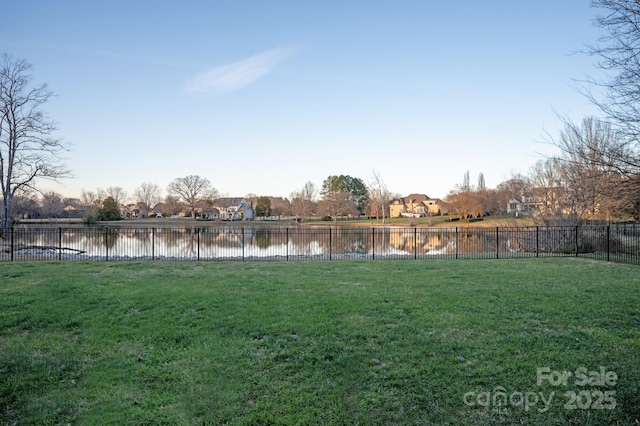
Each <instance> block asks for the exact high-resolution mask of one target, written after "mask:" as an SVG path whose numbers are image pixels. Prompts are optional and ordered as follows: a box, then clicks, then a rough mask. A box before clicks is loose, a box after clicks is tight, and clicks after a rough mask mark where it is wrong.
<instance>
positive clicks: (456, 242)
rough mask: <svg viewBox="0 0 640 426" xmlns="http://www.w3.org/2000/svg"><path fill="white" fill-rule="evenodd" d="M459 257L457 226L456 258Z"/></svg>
mask: <svg viewBox="0 0 640 426" xmlns="http://www.w3.org/2000/svg"><path fill="white" fill-rule="evenodd" d="M457 258H458V227H457V226H456V259H457Z"/></svg>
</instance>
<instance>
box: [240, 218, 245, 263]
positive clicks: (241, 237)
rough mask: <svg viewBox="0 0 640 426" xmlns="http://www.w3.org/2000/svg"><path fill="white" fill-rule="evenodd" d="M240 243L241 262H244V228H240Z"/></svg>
mask: <svg viewBox="0 0 640 426" xmlns="http://www.w3.org/2000/svg"><path fill="white" fill-rule="evenodd" d="M240 232H241V234H240V243H241V244H242V261H243V262H244V226H242V227H240Z"/></svg>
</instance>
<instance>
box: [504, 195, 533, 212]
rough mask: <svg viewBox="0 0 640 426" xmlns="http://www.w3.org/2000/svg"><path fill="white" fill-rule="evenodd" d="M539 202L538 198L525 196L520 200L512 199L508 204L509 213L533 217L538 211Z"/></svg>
mask: <svg viewBox="0 0 640 426" xmlns="http://www.w3.org/2000/svg"><path fill="white" fill-rule="evenodd" d="M538 205H539V201H538V200H537V199H536V197H530V196H527V195H523V196H521V197H519V198H512V199H510V200H509V202H508V203H507V213H509V214H515V215H522V214H524V215H533V214H534V213H535V212H537V211H538Z"/></svg>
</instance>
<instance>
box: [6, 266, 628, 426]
mask: <svg viewBox="0 0 640 426" xmlns="http://www.w3.org/2000/svg"><path fill="white" fill-rule="evenodd" d="M638 365H640V273H639V270H638V268H637V267H632V266H628V265H620V264H609V263H602V262H595V261H589V260H584V259H573V258H570V259H530V260H508V261H489V260H484V261H472V260H465V261H425V262H414V261H380V262H308V263H307V262H297V263H248V264H245V263H186V262H185V263H152V262H149V263H126V264H124V263H39V264H29V263H11V264H6V263H5V264H2V265H0V377H1V380H0V424H14V423H18V424H67V423H70V424H90V425H96V424H114V425H115V424H117V425H123V424H172V425H175V424H233V425H236V424H237V425H257V424H327V425H339V424H363V425H365V424H366V425H375V424H380V425H382V424H385V425H388V424H477V425H490V424H548V425H552V424H558V425H559V424H581V425H582V424H594V425H595V424H636V422H638V421H639V420H640V396H639V395H640V371H639V369H638ZM545 367H547V368H548V369H549V371H548V372H546V373H544V375H545V376H544V377H549V378H550V379H551V380H549V379H547V378H543V380H542V381H541V382H540V383H538V381H537V378H538V377H537V371H538V368H545ZM581 367H584V368H585V370H579V369H580V368H581ZM576 370H578V371H577V374H576ZM541 371H543V372H545V371H547V370H541ZM563 371H568V372H571V374H572V376H564V377H567V380H566V384H564V383H563V382H562V381H561V380H560V383H558V382H557V381H555V380H556V379H558V380H559V379H560V378H561V377H562V376H561V373H555V372H563ZM602 371H604V372H605V374H604V376H606V378H607V382H606V383H604V382H603V381H597V380H596V379H597V377H596V375H598V376H599V375H601V374H600V373H601V372H602ZM582 372H585V373H586V376H587V377H591V379H592V381H591V382H588V381H587V383H586V384H582V381H581V380H580V378H581V376H580V374H581V373H582ZM596 373H597V374H596ZM613 374H615V380H613ZM603 380H604V379H603ZM553 384H556V385H557V386H553ZM571 392H573V396H572V393H571ZM612 392H613V393H612ZM502 395H505V396H506V399H503V398H502ZM587 399H588V401H587ZM500 401H502V402H503V404H499V403H500ZM534 401H535V403H534ZM544 401H549V404H546V403H545V402H544ZM587 402H588V404H587ZM598 402H599V404H598ZM545 404H546V405H545Z"/></svg>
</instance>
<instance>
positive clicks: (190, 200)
mask: <svg viewBox="0 0 640 426" xmlns="http://www.w3.org/2000/svg"><path fill="white" fill-rule="evenodd" d="M167 192H168V193H169V194H170V195H174V196H176V197H178V198H179V199H180V201H182V202H184V203H185V204H186V205H187V206H188V207H189V209H190V210H191V217H193V218H195V210H196V205H197V204H198V203H200V202H202V201H205V200H211V199H214V198H216V197H217V194H218V191H217V190H216V189H215V188H214V187H213V186H212V185H211V182H210V181H209V179H206V178H203V177H200V176H198V175H189V176H186V177H183V178H176V179H174V180H173V181H172V182H171V183H170V184H169V186H168V187H167Z"/></svg>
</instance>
